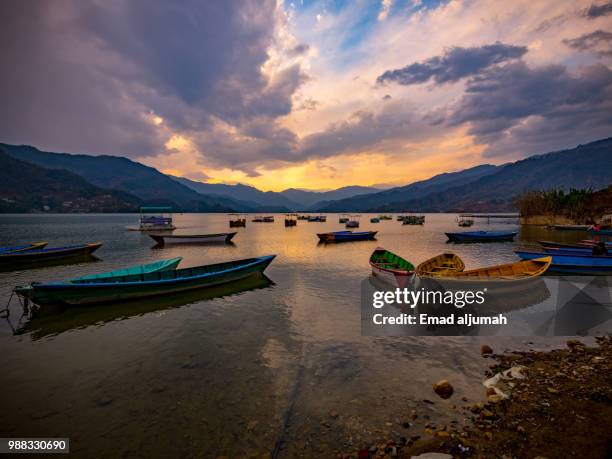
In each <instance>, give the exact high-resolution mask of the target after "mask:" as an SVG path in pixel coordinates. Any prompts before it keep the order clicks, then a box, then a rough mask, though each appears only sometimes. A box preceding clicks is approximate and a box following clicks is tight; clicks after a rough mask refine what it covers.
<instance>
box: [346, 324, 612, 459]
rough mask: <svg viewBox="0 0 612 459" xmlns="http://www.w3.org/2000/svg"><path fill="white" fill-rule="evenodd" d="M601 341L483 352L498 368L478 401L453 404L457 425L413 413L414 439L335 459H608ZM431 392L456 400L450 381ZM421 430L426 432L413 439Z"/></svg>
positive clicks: (611, 442)
mask: <svg viewBox="0 0 612 459" xmlns="http://www.w3.org/2000/svg"><path fill="white" fill-rule="evenodd" d="M596 341H597V344H598V345H597V346H593V347H589V346H587V345H586V344H584V343H582V342H581V341H578V340H575V339H570V340H568V341H567V347H566V348H565V349H555V350H550V351H531V350H530V351H513V352H508V353H504V354H493V352H492V349H491V348H489V347H488V346H486V345H484V346H483V347H482V357H484V358H490V359H492V360H494V361H495V362H494V363H492V364H490V365H489V368H488V370H486V371H485V375H484V376H485V378H486V379H485V380H484V382H483V387H482V391H483V397H482V400H481V401H480V402H476V403H473V404H469V403H467V402H468V400H467V399H466V398H465V397H464V398H462V399H459V400H455V401H454V402H455V403H456V404H453V405H451V406H450V411H452V413H450V414H451V415H453V416H454V417H455V418H456V419H454V420H452V421H451V422H450V423H448V424H445V425H441V426H438V425H436V424H435V423H432V422H430V421H429V420H428V418H427V417H426V418H425V420H420V419H419V414H418V413H417V412H415V411H413V412H412V413H411V419H412V420H413V421H414V423H415V425H414V427H415V429H414V430H413V431H412V432H407V433H406V434H405V436H402V437H400V438H394V439H391V440H388V441H386V442H377V443H376V444H375V445H368V446H364V447H363V448H361V449H359V450H358V451H352V452H344V453H341V454H339V455H338V458H340V459H353V458H356V459H373V458H391V457H399V458H405V459H408V458H412V457H422V458H423V459H425V458H430V459H434V458H435V459H450V458H453V457H455V458H463V457H512V458H534V457H541V458H548V457H582V456H583V455H584V452H585V451H589V456H590V457H610V456H609V455H610V452H611V451H612V431H611V430H610V428H609V422H610V419H612V337H610V336H605V337H597V338H596ZM451 383H452V381H451ZM434 390H435V391H436V392H437V393H438V395H439V396H440V397H441V398H443V399H451V400H452V398H451V397H452V393H453V389H452V386H451V385H450V383H449V382H447V381H440V382H438V383H437V384H435V385H434ZM438 395H436V394H435V393H434V394H433V396H432V400H436V399H437V397H438ZM434 397H436V398H434ZM424 401H425V402H429V403H435V402H433V401H429V400H424ZM423 422H425V424H424V425H417V424H422V423H423ZM419 427H422V428H424V429H423V433H422V434H421V435H416V433H417V429H418V428H419ZM409 430H412V429H409ZM419 433H420V432H419Z"/></svg>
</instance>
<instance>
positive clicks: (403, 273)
mask: <svg viewBox="0 0 612 459" xmlns="http://www.w3.org/2000/svg"><path fill="white" fill-rule="evenodd" d="M370 266H371V267H372V275H374V276H375V277H378V278H380V279H382V280H383V281H385V282H387V283H389V284H391V285H393V286H396V287H399V288H404V287H406V285H408V282H409V281H410V279H412V276H414V265H413V264H412V263H410V262H409V261H408V260H405V259H404V258H402V257H400V256H399V255H396V254H394V253H393V252H391V251H389V250H386V249H383V248H382V247H378V248H377V249H376V250H374V252H372V255H371V256H370Z"/></svg>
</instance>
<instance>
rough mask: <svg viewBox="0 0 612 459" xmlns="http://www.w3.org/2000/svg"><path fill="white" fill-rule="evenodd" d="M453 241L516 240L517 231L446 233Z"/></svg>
mask: <svg viewBox="0 0 612 459" xmlns="http://www.w3.org/2000/svg"><path fill="white" fill-rule="evenodd" d="M444 234H446V237H448V240H449V241H452V242H506V241H512V240H514V237H515V236H516V235H517V234H518V233H517V232H515V231H508V232H506V231H466V232H463V233H444Z"/></svg>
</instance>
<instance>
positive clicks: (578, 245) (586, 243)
mask: <svg viewBox="0 0 612 459" xmlns="http://www.w3.org/2000/svg"><path fill="white" fill-rule="evenodd" d="M538 243H539V244H540V245H541V246H542V247H558V248H562V249H592V248H593V246H595V245H597V243H598V241H593V240H583V241H580V242H575V243H573V244H568V243H565V242H553V241H538ZM604 244H605V245H606V247H607V248H608V250H610V249H612V242H604Z"/></svg>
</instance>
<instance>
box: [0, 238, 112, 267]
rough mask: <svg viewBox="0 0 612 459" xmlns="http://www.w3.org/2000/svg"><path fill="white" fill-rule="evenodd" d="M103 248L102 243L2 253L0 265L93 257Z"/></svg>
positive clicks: (0, 254)
mask: <svg viewBox="0 0 612 459" xmlns="http://www.w3.org/2000/svg"><path fill="white" fill-rule="evenodd" d="M101 246H102V243H101V242H96V243H93V244H80V245H69V246H65V247H51V248H48V249H47V248H45V249H35V250H26V251H23V252H9V253H0V264H1V265H3V266H7V265H11V264H15V265H19V264H24V263H26V264H27V263H38V262H47V261H57V260H65V259H69V258H76V257H83V256H87V255H91V254H92V253H93V252H95V251H96V250H98V249H99V248H100V247H101Z"/></svg>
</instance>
